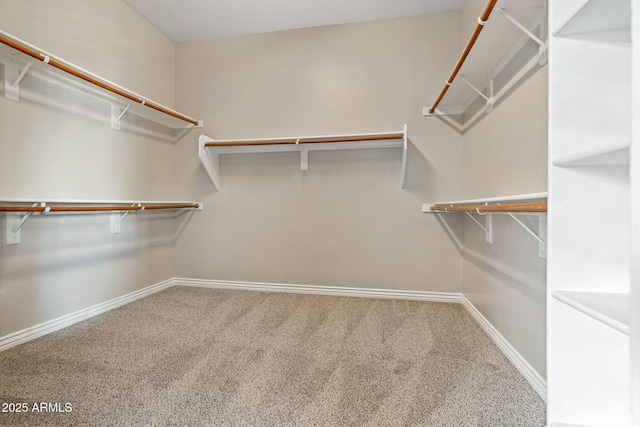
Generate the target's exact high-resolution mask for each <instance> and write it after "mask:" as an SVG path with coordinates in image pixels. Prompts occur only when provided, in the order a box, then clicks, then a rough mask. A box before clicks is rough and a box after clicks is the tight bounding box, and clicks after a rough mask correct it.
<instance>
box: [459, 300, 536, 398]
mask: <svg viewBox="0 0 640 427" xmlns="http://www.w3.org/2000/svg"><path fill="white" fill-rule="evenodd" d="M461 302H462V305H463V306H464V307H465V308H466V309H467V311H468V312H469V314H470V315H471V317H473V318H474V319H475V320H476V322H478V324H479V325H480V327H482V329H484V331H485V332H486V333H487V335H489V338H491V340H493V342H494V343H495V344H496V346H498V348H499V349H500V351H502V353H503V354H504V355H505V356H506V357H507V359H509V361H510V362H511V363H512V364H513V366H515V368H516V369H517V370H518V371H519V372H520V373H521V374H522V376H524V378H525V379H526V380H527V381H528V382H529V384H531V387H533V389H534V390H535V391H536V392H537V393H538V394H539V395H540V397H541V398H542V400H544V401H545V402H546V401H547V382H546V381H545V379H544V378H542V376H540V374H539V373H538V371H536V370H535V369H534V368H533V366H531V365H530V364H529V362H527V360H526V359H525V358H524V357H522V355H521V354H520V353H518V351H517V350H516V349H515V348H514V347H513V346H512V345H511V344H510V343H509V341H507V339H506V338H505V337H503V336H502V334H501V333H500V332H498V330H497V329H496V328H495V327H494V326H493V325H492V324H491V322H489V321H488V320H487V318H486V317H484V316H483V315H482V313H480V311H478V309H477V308H476V307H475V306H474V305H473V304H472V303H471V301H469V300H468V299H467V298H466V297H465V296H464V295H461Z"/></svg>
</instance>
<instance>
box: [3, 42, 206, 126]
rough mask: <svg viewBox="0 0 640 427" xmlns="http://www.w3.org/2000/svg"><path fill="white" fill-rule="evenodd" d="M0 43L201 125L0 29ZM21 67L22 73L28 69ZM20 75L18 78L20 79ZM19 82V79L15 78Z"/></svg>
mask: <svg viewBox="0 0 640 427" xmlns="http://www.w3.org/2000/svg"><path fill="white" fill-rule="evenodd" d="M0 43H2V44H5V45H7V46H9V47H11V48H13V49H15V50H17V51H19V52H22V53H24V54H25V55H27V56H30V57H32V58H34V59H36V60H38V61H41V62H43V63H45V64H48V65H50V66H52V67H54V68H57V69H58V70H61V71H63V72H65V73H67V74H71V75H73V76H75V77H77V78H79V79H81V80H84V81H86V82H88V83H91V84H93V85H95V86H98V87H101V88H102V89H104V90H107V91H109V92H112V93H115V94H117V95H119V96H121V97H123V98H127V99H129V100H130V101H133V102H136V103H138V104H141V105H144V106H146V107H149V108H151V109H153V110H156V111H159V112H160V113H163V114H167V115H169V116H172V117H175V118H177V119H180V120H183V121H185V122H188V123H191V124H193V125H194V126H201V122H200V121H198V120H196V119H193V118H191V117H188V116H185V115H184V114H181V113H179V112H177V111H175V110H173V109H171V108H169V107H166V106H164V105H162V104H159V103H157V102H154V101H151V100H150V99H148V98H146V97H144V96H142V95H139V94H137V93H135V92H133V91H131V90H129V89H126V88H124V87H122V86H120V85H118V84H116V83H113V82H111V81H109V80H107V79H104V78H102V77H100V76H98V75H96V74H94V73H92V72H90V71H87V70H85V69H83V68H81V67H78V66H77V65H74V64H72V63H70V62H68V61H65V60H64V59H62V58H59V57H57V56H55V55H53V54H51V53H48V52H46V51H44V50H42V49H40V48H38V47H36V46H34V45H32V44H30V43H28V42H26V41H24V40H21V39H19V38H17V37H15V36H13V35H11V34H9V33H7V32H4V31H2V30H0ZM25 69H26V71H25V70H24V69H23V71H24V73H25V74H26V72H27V71H28V68H26V67H25ZM22 77H24V76H21V77H20V80H21V79H22ZM16 81H18V82H19V80H16Z"/></svg>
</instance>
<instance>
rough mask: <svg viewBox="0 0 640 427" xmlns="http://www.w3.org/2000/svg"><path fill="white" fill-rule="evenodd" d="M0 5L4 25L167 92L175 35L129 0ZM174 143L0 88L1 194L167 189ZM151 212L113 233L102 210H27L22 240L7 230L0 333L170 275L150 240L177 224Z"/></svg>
mask: <svg viewBox="0 0 640 427" xmlns="http://www.w3.org/2000/svg"><path fill="white" fill-rule="evenodd" d="M0 9H1V10H2V11H3V12H2V14H0V28H2V29H3V30H4V31H7V32H9V33H11V34H13V35H15V36H17V37H20V38H22V39H24V40H25V41H28V42H30V43H32V44H35V45H36V46H39V47H41V48H42V49H45V50H47V51H50V52H51V53H53V54H56V55H58V56H60V57H62V58H64V59H66V60H68V61H71V62H73V63H75V64H77V65H79V66H81V67H83V68H86V69H88V70H90V71H92V72H95V73H97V74H99V75H102V76H103V77H105V78H108V79H110V80H112V81H114V82H116V83H119V84H122V85H124V86H126V87H128V88H130V89H132V90H134V91H136V92H139V93H141V94H143V95H145V96H148V97H150V98H152V99H154V100H157V101H158V102H161V103H167V104H172V103H173V98H174V59H175V56H174V53H175V49H174V44H173V42H171V41H170V40H169V39H167V38H166V37H165V36H163V35H162V33H160V32H159V31H158V30H157V29H155V28H154V27H152V26H151V25H150V24H149V23H147V22H146V21H145V20H143V19H142V18H141V17H140V16H139V15H137V14H136V13H135V12H133V10H131V9H130V8H129V7H128V6H126V5H125V4H124V3H121V2H119V1H111V0H95V1H91V2H86V1H83V0H59V1H55V2H51V1H46V0H39V1H35V0H25V1H19V2H17V1H12V0H9V1H6V0H0ZM0 68H1V67H0ZM23 83H24V87H25V88H26V87H27V86H29V85H30V84H32V83H33V80H32V77H31V76H27V77H26V78H25V80H24V82H23ZM72 97H73V94H72V93H71V92H69V91H67V92H63V93H61V95H60V96H59V97H58V98H57V100H58V101H59V102H60V103H61V104H64V105H73V104H74V101H73V100H72ZM107 110H108V106H107ZM107 118H108V116H107ZM173 152H174V146H173V145H171V144H168V143H165V142H159V141H156V140H153V139H150V138H148V137H144V136H141V135H138V134H133V133H130V132H125V131H122V132H116V131H113V130H111V129H110V128H109V126H108V124H106V125H105V124H104V123H101V122H98V121H95V120H90V119H88V118H85V117H83V116H81V115H77V114H71V113H67V112H65V111H63V110H61V109H59V108H53V107H50V106H47V105H44V104H41V103H34V102H30V101H28V100H25V99H23V100H21V101H20V102H13V101H9V100H6V99H5V98H3V97H0V198H45V199H60V198H70V199H98V200H99V199H141V200H154V199H168V200H171V199H173V198H174V197H175V186H174V179H175V173H174V172H175V170H174V160H173ZM149 218H151V217H150V216H145V215H130V216H128V217H127V218H126V219H125V221H124V222H123V225H122V226H123V229H122V233H121V234H117V235H112V234H111V233H110V227H109V215H83V216H55V217H54V216H47V217H33V218H32V219H30V220H29V221H28V222H27V223H26V224H25V226H24V227H23V229H22V243H21V244H19V245H11V246H6V245H5V244H4V239H2V240H3V242H2V243H0V336H2V335H6V334H8V333H11V332H15V331H17V330H20V329H23V328H26V327H29V326H33V325H35V324H38V323H41V322H44V321H47V320H50V319H53V318H56V317H59V316H62V315H65V314H68V313H70V312H74V311H77V310H80V309H83V308H86V307H89V306H91V305H94V304H97V303H100V302H103V301H106V300H109V299H111V298H114V297H117V296H120V295H123V294H125V293H128V292H131V291H134V290H137V289H139V288H142V287H145V286H148V285H150V284H152V283H155V282H158V281H161V280H165V279H167V278H168V277H171V276H172V275H173V274H174V266H175V264H174V248H173V246H172V245H170V244H169V245H167V244H164V245H159V246H153V247H147V245H146V242H147V241H148V240H149V239H150V238H152V239H155V238H163V237H166V236H168V235H171V233H172V232H173V226H174V224H173V223H172V222H171V221H170V220H168V219H160V218H159V217H154V219H153V220H149ZM4 229H5V215H4V214H2V215H0V230H1V231H0V233H2V234H4Z"/></svg>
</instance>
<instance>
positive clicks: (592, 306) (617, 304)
mask: <svg viewBox="0 0 640 427" xmlns="http://www.w3.org/2000/svg"><path fill="white" fill-rule="evenodd" d="M551 296H552V297H554V298H555V299H557V300H558V301H561V302H563V303H565V304H567V305H568V306H570V307H572V308H575V309H576V310H578V311H580V312H581V313H584V314H586V315H587V316H590V317H592V318H594V319H596V320H599V321H600V322H602V323H604V324H606V325H608V326H611V327H612V328H614V329H616V330H618V331H620V332H622V333H624V334H627V335H629V294H622V293H607V292H575V291H559V290H558V291H552V292H551Z"/></svg>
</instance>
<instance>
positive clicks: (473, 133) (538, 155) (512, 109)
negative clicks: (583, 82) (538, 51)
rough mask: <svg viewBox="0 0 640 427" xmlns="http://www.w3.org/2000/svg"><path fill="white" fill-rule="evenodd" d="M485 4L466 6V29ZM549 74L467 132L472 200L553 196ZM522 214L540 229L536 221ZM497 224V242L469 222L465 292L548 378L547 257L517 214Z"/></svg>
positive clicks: (542, 72)
mask: <svg viewBox="0 0 640 427" xmlns="http://www.w3.org/2000/svg"><path fill="white" fill-rule="evenodd" d="M480 3H481V5H480ZM485 4H486V2H484V1H479V0H473V1H471V0H470V1H468V2H467V5H466V8H465V10H464V11H463V16H464V19H463V22H466V23H467V27H469V26H471V27H473V25H475V21H474V19H471V17H473V16H476V17H477V14H479V13H481V11H482V7H483V6H484V5H485ZM463 31H464V30H463ZM466 37H468V35H465V38H466ZM547 70H548V67H546V66H545V67H543V68H540V69H538V70H537V71H536V72H535V74H533V75H532V76H531V77H530V78H528V79H527V80H525V81H524V83H522V85H520V86H519V87H517V88H516V89H515V90H514V91H513V93H511V94H510V95H509V96H507V97H506V98H503V101H502V102H501V103H500V104H499V105H498V106H497V107H496V108H495V110H494V111H493V112H492V113H490V114H488V115H486V116H485V117H484V118H482V120H480V121H479V122H477V124H476V125H474V126H473V127H471V128H470V129H469V130H468V131H467V132H466V133H465V134H464V136H463V140H464V155H463V170H464V184H463V187H464V198H465V199H475V198H485V197H497V196H505V195H515V194H526V193H537V192H545V191H547V141H548V136H547V132H548V125H547V123H548V119H547V113H548V107H547V99H548V96H547V87H548V78H547V76H548V71H547ZM519 217H520V219H521V220H522V221H523V222H525V223H526V224H527V225H528V226H529V227H531V228H532V229H534V230H536V231H537V229H538V221H537V217H536V216H519ZM480 221H483V220H482V219H480ZM493 227H494V236H493V243H492V244H490V243H487V242H486V241H485V233H484V231H483V230H482V229H481V228H480V227H478V226H477V225H476V224H475V223H474V222H472V220H471V219H468V218H465V220H464V222H463V247H464V249H463V255H462V292H463V293H464V295H465V296H466V297H467V298H468V299H469V300H470V301H471V302H472V303H473V304H474V306H476V308H477V309H478V310H479V311H480V312H481V313H482V314H483V315H484V316H485V317H486V318H487V319H488V320H489V321H490V322H491V324H492V325H493V326H494V327H496V329H497V330H498V331H499V332H500V333H501V334H502V335H503V336H504V337H505V338H506V339H507V340H508V341H509V342H510V343H511V344H512V345H513V346H514V347H515V348H516V350H517V351H518V352H519V353H520V354H521V355H522V356H524V357H525V359H526V360H527V361H528V362H529V363H530V364H531V365H532V366H533V367H534V368H535V369H536V370H537V371H538V373H539V374H540V375H542V376H543V377H545V376H546V309H545V306H546V302H545V301H546V300H545V292H546V271H547V268H546V267H547V264H546V260H544V259H541V258H539V257H538V242H537V241H536V240H535V239H534V238H533V237H532V236H530V235H529V234H528V233H527V232H526V231H525V230H524V229H523V228H521V227H520V226H519V225H518V224H516V222H515V221H514V220H513V219H511V218H510V217H508V216H506V215H494V218H493Z"/></svg>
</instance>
